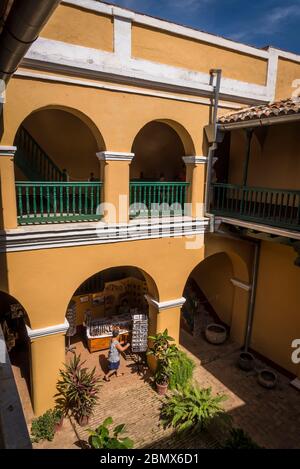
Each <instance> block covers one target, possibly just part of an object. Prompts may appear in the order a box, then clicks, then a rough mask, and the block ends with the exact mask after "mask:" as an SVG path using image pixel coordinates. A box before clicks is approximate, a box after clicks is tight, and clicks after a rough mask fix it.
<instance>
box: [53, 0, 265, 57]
mask: <svg viewBox="0 0 300 469" xmlns="http://www.w3.org/2000/svg"><path fill="white" fill-rule="evenodd" d="M62 3H66V4H69V5H75V6H80V7H81V8H85V9H88V10H92V11H95V12H98V13H103V14H107V15H113V16H118V17H120V18H130V19H131V20H132V21H134V22H135V23H139V24H144V25H146V26H151V27H153V28H157V29H161V30H164V31H169V32H171V33H173V34H178V35H180V36H183V37H188V38H192V39H197V40H199V41H202V42H206V43H208V44H215V45H217V46H219V47H226V48H227V49H231V50H235V51H238V52H243V53H245V54H248V55H252V56H254V57H261V58H268V52H267V51H265V50H262V49H258V48H256V47H252V46H247V45H245V44H241V43H239V42H235V41H232V40H230V39H225V38H223V37H220V36H215V35H214V34H210V33H205V32H202V31H197V30H196V29H192V28H188V27H186V26H181V25H179V24H175V23H171V22H169V21H166V20H162V19H159V18H154V17H152V16H146V15H143V14H140V13H136V12H134V11H131V10H127V9H124V8H120V7H115V6H113V5H107V4H102V3H99V2H98V1H93V0H63V1H62Z"/></svg>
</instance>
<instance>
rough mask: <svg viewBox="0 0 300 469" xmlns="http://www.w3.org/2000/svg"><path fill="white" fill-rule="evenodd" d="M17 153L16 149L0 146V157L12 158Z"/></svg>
mask: <svg viewBox="0 0 300 469" xmlns="http://www.w3.org/2000/svg"><path fill="white" fill-rule="evenodd" d="M16 151H17V147H14V146H7V145H0V157H1V156H14V155H15V153H16Z"/></svg>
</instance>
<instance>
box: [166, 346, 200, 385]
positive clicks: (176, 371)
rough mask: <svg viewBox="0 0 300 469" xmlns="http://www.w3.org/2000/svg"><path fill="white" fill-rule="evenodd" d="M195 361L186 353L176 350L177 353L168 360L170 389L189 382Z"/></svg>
mask: <svg viewBox="0 0 300 469" xmlns="http://www.w3.org/2000/svg"><path fill="white" fill-rule="evenodd" d="M195 366H196V365H195V363H194V362H193V360H192V359H191V358H189V357H188V356H187V354H186V353H184V352H182V351H181V350H177V353H176V354H175V356H174V357H173V358H171V360H170V376H169V380H170V384H169V387H170V389H177V388H182V387H184V386H185V385H186V384H188V383H190V382H191V380H192V378H193V372H194V369H195Z"/></svg>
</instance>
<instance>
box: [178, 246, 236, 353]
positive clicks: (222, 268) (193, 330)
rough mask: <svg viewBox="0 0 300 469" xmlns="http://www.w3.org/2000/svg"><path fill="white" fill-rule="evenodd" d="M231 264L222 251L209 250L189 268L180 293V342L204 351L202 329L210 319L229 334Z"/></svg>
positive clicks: (231, 291)
mask: <svg viewBox="0 0 300 469" xmlns="http://www.w3.org/2000/svg"><path fill="white" fill-rule="evenodd" d="M233 278H234V266H233V264H232V261H231V259H230V257H229V255H228V254H227V253H225V252H218V253H216V254H212V255H211V256H208V257H207V258H205V259H204V260H203V261H202V262H200V263H199V264H198V265H197V266H196V267H195V268H194V269H193V271H192V272H191V274H190V276H189V278H188V280H187V282H186V285H185V288H184V293H183V296H184V297H185V298H186V303H185V304H184V305H183V307H182V312H181V333H180V343H181V344H182V345H183V346H184V347H185V348H187V349H189V348H192V349H193V348H194V349H195V350H197V354H198V355H200V356H201V354H202V353H203V354H204V355H205V353H206V351H207V349H208V345H209V344H207V342H206V340H205V329H206V327H207V326H208V325H209V324H211V323H216V324H221V325H223V326H225V328H226V329H227V332H228V337H229V336H230V328H231V325H232V318H233V305H234V294H235V291H234V286H233V284H232V279H233Z"/></svg>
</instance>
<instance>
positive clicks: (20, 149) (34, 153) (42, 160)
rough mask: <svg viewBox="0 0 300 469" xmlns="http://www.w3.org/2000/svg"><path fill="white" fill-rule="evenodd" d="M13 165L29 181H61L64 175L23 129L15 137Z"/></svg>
mask: <svg viewBox="0 0 300 469" xmlns="http://www.w3.org/2000/svg"><path fill="white" fill-rule="evenodd" d="M16 146H17V151H16V154H15V163H16V165H17V166H18V168H19V169H20V170H21V171H22V173H23V174H24V176H25V177H26V178H27V179H28V180H29V181H63V180H64V174H63V172H62V171H61V170H60V169H59V168H58V167H57V166H56V164H55V163H54V162H53V161H52V160H51V158H50V157H49V156H48V155H47V153H46V152H45V151H44V150H43V149H42V148H41V147H40V146H39V144H38V143H37V142H36V141H35V140H34V138H33V137H32V136H31V135H30V133H29V132H27V130H26V129H25V127H23V126H21V127H20V128H19V130H18V133H17V137H16Z"/></svg>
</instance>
